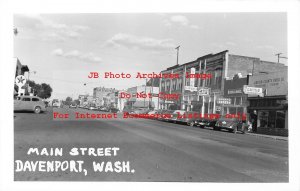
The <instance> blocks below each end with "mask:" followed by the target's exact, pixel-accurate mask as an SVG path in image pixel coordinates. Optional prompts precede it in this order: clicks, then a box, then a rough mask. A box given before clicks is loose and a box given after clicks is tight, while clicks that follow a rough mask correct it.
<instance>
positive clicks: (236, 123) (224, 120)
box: [213, 116, 245, 133]
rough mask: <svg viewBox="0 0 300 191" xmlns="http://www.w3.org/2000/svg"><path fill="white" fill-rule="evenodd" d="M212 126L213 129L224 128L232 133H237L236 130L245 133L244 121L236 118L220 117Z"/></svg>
mask: <svg viewBox="0 0 300 191" xmlns="http://www.w3.org/2000/svg"><path fill="white" fill-rule="evenodd" d="M213 128H214V130H221V129H226V130H228V131H229V132H233V133H237V132H238V131H240V132H242V133H245V126H244V123H243V121H242V120H240V119H238V118H229V117H225V116H224V117H221V118H219V119H218V120H217V122H216V124H215V126H214V127H213Z"/></svg>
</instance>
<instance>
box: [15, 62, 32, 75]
mask: <svg viewBox="0 0 300 191" xmlns="http://www.w3.org/2000/svg"><path fill="white" fill-rule="evenodd" d="M14 63H15V64H16V74H15V77H17V76H18V75H25V72H29V68H28V66H27V65H22V64H21V62H20V60H19V59H18V58H14Z"/></svg>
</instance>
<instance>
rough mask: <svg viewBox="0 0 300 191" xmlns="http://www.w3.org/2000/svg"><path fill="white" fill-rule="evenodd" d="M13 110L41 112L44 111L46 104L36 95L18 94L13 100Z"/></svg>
mask: <svg viewBox="0 0 300 191" xmlns="http://www.w3.org/2000/svg"><path fill="white" fill-rule="evenodd" d="M14 111H33V112H34V113H41V112H43V111H46V105H45V103H44V102H43V101H42V99H41V98H39V97H37V96H18V97H15V100H14Z"/></svg>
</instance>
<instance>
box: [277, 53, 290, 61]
mask: <svg viewBox="0 0 300 191" xmlns="http://www.w3.org/2000/svg"><path fill="white" fill-rule="evenodd" d="M281 54H282V53H277V54H275V56H277V62H278V63H279V60H280V58H284V59H288V58H287V57H285V56H280V55H281Z"/></svg>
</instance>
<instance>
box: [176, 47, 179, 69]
mask: <svg viewBox="0 0 300 191" xmlns="http://www.w3.org/2000/svg"><path fill="white" fill-rule="evenodd" d="M179 48H180V46H177V47H176V48H175V49H177V62H176V64H177V65H178V55H179Z"/></svg>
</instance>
